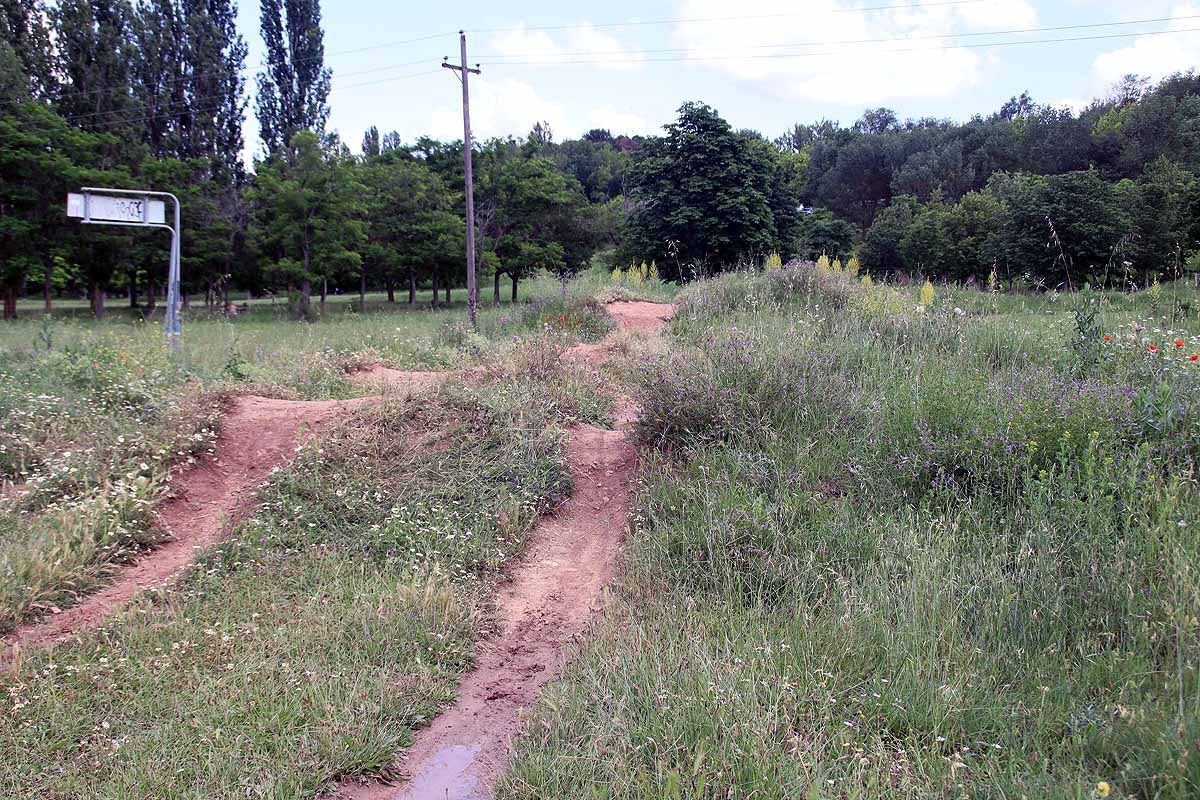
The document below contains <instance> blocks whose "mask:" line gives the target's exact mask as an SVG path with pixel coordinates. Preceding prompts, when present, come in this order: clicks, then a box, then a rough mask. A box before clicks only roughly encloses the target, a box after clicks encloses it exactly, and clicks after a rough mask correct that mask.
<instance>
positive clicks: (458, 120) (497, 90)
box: [431, 73, 567, 139]
mask: <svg viewBox="0 0 1200 800" xmlns="http://www.w3.org/2000/svg"><path fill="white" fill-rule="evenodd" d="M471 87H472V91H471V131H472V133H473V134H474V136H475V137H476V138H477V139H487V138H490V137H493V136H507V135H509V134H512V135H513V136H518V137H520V136H524V135H525V134H527V133H528V132H529V130H530V129H531V128H532V127H533V125H534V123H535V122H541V121H545V122H549V123H550V127H551V128H552V129H553V130H554V131H555V133H556V135H557V132H558V131H560V130H563V129H565V127H566V124H567V120H566V115H565V114H564V113H563V110H562V108H561V107H560V106H559V105H558V104H556V103H554V102H552V101H550V100H547V99H546V98H544V97H542V96H541V95H539V94H538V92H537V90H536V89H534V88H533V86H532V85H531V84H529V83H526V82H525V81H522V80H517V79H516V78H488V77H487V73H484V74H483V75H480V76H478V77H473V78H472V79H471ZM431 127H432V134H433V135H434V136H437V137H440V138H444V139H461V138H462V112H461V111H460V110H458V109H457V107H455V108H454V109H449V108H446V109H438V110H436V111H434V112H433V116H432V121H431Z"/></svg>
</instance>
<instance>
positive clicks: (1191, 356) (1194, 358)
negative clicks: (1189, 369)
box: [1188, 353, 1200, 361]
mask: <svg viewBox="0 0 1200 800" xmlns="http://www.w3.org/2000/svg"><path fill="white" fill-rule="evenodd" d="M1188 361H1200V356H1198V355H1196V354H1195V353H1193V354H1192V355H1190V356H1188Z"/></svg>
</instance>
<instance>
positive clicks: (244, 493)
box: [0, 395, 376, 666]
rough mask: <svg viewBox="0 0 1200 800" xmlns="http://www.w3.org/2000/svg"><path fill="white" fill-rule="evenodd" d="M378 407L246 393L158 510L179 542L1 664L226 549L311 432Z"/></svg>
mask: <svg viewBox="0 0 1200 800" xmlns="http://www.w3.org/2000/svg"><path fill="white" fill-rule="evenodd" d="M372 402H376V399H375V398H361V399H357V400H280V399H278V398H272V397H258V396H256V395H242V396H239V397H235V398H233V399H232V400H231V401H230V404H229V408H228V410H227V412H226V413H225V415H224V416H223V417H222V421H221V431H220V434H219V435H218V436H217V441H216V445H215V447H214V449H213V453H212V454H210V455H207V456H204V457H203V458H201V459H199V461H198V463H197V464H196V465H195V466H194V467H192V468H190V469H187V470H185V471H182V472H179V473H178V474H177V475H175V476H173V477H172V480H171V482H170V489H171V491H172V496H171V497H169V498H168V499H167V500H166V501H164V502H163V503H162V504H161V505H160V506H159V507H158V509H157V511H156V516H157V521H158V524H159V526H161V527H162V528H164V529H165V530H166V531H167V532H168V533H169V534H171V539H169V540H168V541H166V542H164V543H163V544H161V545H159V546H158V547H155V548H154V549H152V550H148V551H146V552H145V553H143V554H142V555H141V556H140V557H139V558H138V560H137V561H135V562H134V563H132V564H129V565H126V566H123V567H120V568H118V569H117V571H116V573H115V576H114V579H113V581H112V582H111V583H110V584H109V585H107V586H106V587H104V588H103V589H101V590H99V591H98V592H95V593H93V594H90V595H88V596H87V597H85V598H82V599H81V600H80V602H79V603H78V604H77V605H74V606H71V607H70V608H67V609H65V610H63V611H62V612H60V613H58V614H55V615H54V616H51V617H47V618H46V619H43V620H40V621H37V622H33V623H29V624H26V625H23V626H21V627H19V628H18V629H17V630H15V631H14V632H12V633H11V634H9V635H8V636H6V637H5V638H4V639H3V640H2V647H0V666H3V665H4V664H15V663H17V662H18V661H19V658H20V653H21V652H23V651H28V650H33V649H40V648H43V647H50V646H53V645H55V644H57V643H59V642H62V641H65V640H67V639H69V638H70V637H71V636H74V635H76V634H78V633H81V632H83V631H87V630H91V629H94V628H97V627H99V626H100V625H101V624H102V623H103V622H104V621H105V620H107V619H108V618H109V617H110V616H112V614H113V613H115V612H116V611H117V610H118V609H120V608H121V607H123V606H124V605H126V604H127V603H128V602H129V601H130V600H131V599H132V598H133V597H134V596H135V595H137V594H139V593H141V592H144V591H147V590H150V589H157V588H160V587H162V586H164V585H166V584H167V583H170V582H171V581H172V580H174V579H175V578H177V577H178V576H179V575H180V574H181V573H182V572H183V571H184V570H186V569H187V568H188V567H190V566H191V565H192V564H193V563H194V562H195V560H196V558H197V556H198V555H199V554H200V553H201V552H202V551H204V550H207V549H209V548H211V547H213V546H215V545H216V544H218V543H219V542H220V541H221V539H222V538H223V536H224V533H225V530H226V529H227V523H229V522H232V521H236V520H237V519H239V518H240V517H241V516H244V515H245V514H247V513H248V512H249V511H250V509H252V508H253V505H254V492H255V490H256V489H257V488H258V487H259V485H260V484H262V483H263V481H265V480H267V478H269V477H270V475H271V471H272V470H274V469H275V468H276V467H280V466H283V465H284V464H286V463H288V462H289V461H290V460H291V459H292V457H293V456H294V455H295V452H296V447H297V446H298V445H299V444H300V443H301V441H302V440H303V439H304V438H305V436H306V435H307V434H311V433H314V432H316V431H317V430H319V429H320V428H321V427H322V426H324V425H325V424H327V423H329V422H330V421H332V420H333V419H335V418H336V417H338V416H340V415H342V414H345V413H348V412H349V411H351V410H352V409H354V408H357V407H360V406H362V405H365V404H368V403H372Z"/></svg>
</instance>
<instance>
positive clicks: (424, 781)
mask: <svg viewBox="0 0 1200 800" xmlns="http://www.w3.org/2000/svg"><path fill="white" fill-rule="evenodd" d="M608 310H609V313H610V314H612V316H613V317H614V318H615V319H616V320H617V322H618V324H619V326H620V328H621V329H622V330H637V331H645V332H650V333H653V332H655V331H657V330H659V329H660V328H662V327H663V326H664V325H665V324H666V321H667V320H668V319H669V318H670V316H671V307H670V306H667V305H663V304H658V303H612V304H609V306H608ZM600 348H601V346H600V345H580V346H578V347H577V348H572V349H573V350H575V351H576V352H577V353H579V354H586V355H587V356H591V355H593V354H595V353H599V352H603V351H602V350H601V349H600ZM572 355H574V354H573V353H571V352H570V351H569V352H568V357H571V356H572ZM585 360H586V361H588V362H589V363H592V359H591V358H586V359H585ZM636 414H637V410H636V408H635V407H634V406H633V405H632V403H631V402H630V401H629V400H628V399H622V400H621V401H620V402H619V403H618V414H617V417H618V426H617V427H618V429H619V430H616V431H606V430H601V429H599V428H595V427H592V426H590V425H577V426H575V427H573V428H571V430H570V439H569V443H568V446H567V463H568V468H569V470H570V472H571V478H572V481H573V484H574V491H573V492H572V494H571V497H570V498H569V499H568V500H567V501H566V502H565V503H564V504H563V505H562V506H560V507H559V508H558V509H557V510H556V511H555V512H554V513H553V514H551V515H550V516H548V517H546V518H545V519H543V520H542V521H541V522H540V523H539V524H538V525H537V526H536V527H535V528H534V530H533V531H532V532H531V533H530V536H529V543H528V545H527V549H526V552H525V554H524V556H523V557H522V558H521V559H520V561H518V562H517V563H516V564H515V565H514V566H513V567H512V569H511V570H510V572H509V580H508V581H507V582H506V583H504V584H502V585H501V587H500V589H499V590H498V592H497V595H496V617H497V623H498V628H499V632H498V634H497V635H496V636H494V637H493V638H491V639H489V640H487V641H485V642H481V643H480V644H479V656H478V658H477V661H476V664H475V667H474V668H473V669H472V670H471V671H470V672H468V673H467V674H466V675H465V676H464V677H463V679H462V681H461V683H460V684H459V696H458V700H457V701H456V702H455V703H454V705H452V706H450V707H449V708H448V709H446V710H445V711H444V712H442V714H440V715H439V716H438V717H437V718H436V719H435V720H434V721H433V722H432V723H431V724H430V726H429V727H427V728H424V729H423V730H421V731H419V732H418V733H417V735H416V741H415V743H414V744H413V746H412V747H411V748H409V750H408V751H407V753H406V754H405V759H404V762H403V765H402V769H403V771H404V774H405V775H406V776H407V781H406V782H405V783H404V784H403V785H400V786H394V785H389V784H383V783H379V782H375V783H368V784H363V783H360V782H353V781H351V782H346V783H344V784H342V785H341V786H340V787H339V788H338V790H337V792H336V793H335V794H334V795H333V797H335V798H337V799H338V800H425V799H426V798H429V799H430V800H432V799H433V798H437V800H486V798H490V797H491V794H492V789H493V787H494V786H495V784H496V781H497V780H498V778H499V777H500V775H501V774H502V773H503V772H504V769H505V767H506V765H507V763H508V756H509V751H510V749H511V744H512V741H513V739H514V738H515V737H516V736H517V735H518V734H519V732H520V729H521V725H522V712H523V711H525V710H526V709H528V708H530V707H531V706H532V705H533V704H534V702H536V700H537V698H538V696H539V695H540V694H541V691H542V688H543V687H544V686H545V685H546V683H548V682H549V681H550V680H551V679H552V678H554V677H555V676H556V675H557V674H558V673H559V672H560V671H561V669H562V667H563V664H564V663H565V659H566V655H567V647H566V646H567V645H568V644H569V643H570V642H572V641H573V640H574V639H576V638H577V637H578V636H579V635H581V634H582V633H583V632H584V631H585V629H586V628H587V626H588V624H589V622H590V619H591V617H592V615H593V614H594V613H595V612H596V611H598V610H599V609H600V606H601V602H602V598H603V590H604V587H605V586H606V585H607V584H608V583H609V582H610V581H611V580H612V577H613V574H614V571H615V569H616V566H617V562H618V557H619V556H620V550H621V543H622V540H623V537H624V532H625V524H626V519H627V517H628V514H629V507H630V500H631V496H632V492H633V485H634V480H635V478H636V475H637V450H636V448H635V447H634V444H633V441H632V439H631V438H630V437H629V435H628V433H627V431H628V429H629V428H630V426H631V424H632V423H633V422H634V421H635V420H636Z"/></svg>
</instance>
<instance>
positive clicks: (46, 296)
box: [42, 260, 54, 314]
mask: <svg viewBox="0 0 1200 800" xmlns="http://www.w3.org/2000/svg"><path fill="white" fill-rule="evenodd" d="M53 291H54V262H53V261H50V260H47V261H46V279H45V280H44V281H43V282H42V302H43V303H45V313H47V314H49V313H50V312H51V311H53V310H54V302H53V301H52V300H51V299H50V295H51V294H52V293H53Z"/></svg>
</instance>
